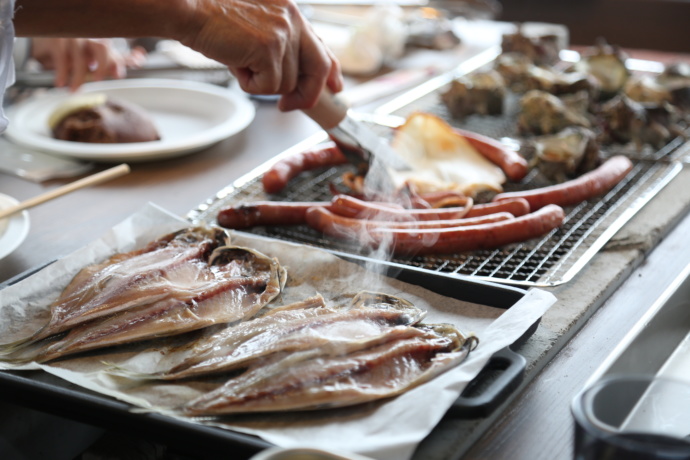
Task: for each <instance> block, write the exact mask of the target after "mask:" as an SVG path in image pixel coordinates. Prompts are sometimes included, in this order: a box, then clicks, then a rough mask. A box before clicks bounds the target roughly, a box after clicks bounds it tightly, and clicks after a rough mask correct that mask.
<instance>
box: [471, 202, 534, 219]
mask: <svg viewBox="0 0 690 460" xmlns="http://www.w3.org/2000/svg"><path fill="white" fill-rule="evenodd" d="M497 212H509V213H511V214H512V215H514V216H515V217H519V216H524V215H525V214H528V213H529V212H530V207H529V203H528V202H527V200H525V199H524V198H506V199H505V200H501V201H495V202H492V203H480V204H475V205H474V206H472V209H470V210H469V212H468V213H467V215H466V216H465V217H478V216H487V215H490V214H494V213H497Z"/></svg>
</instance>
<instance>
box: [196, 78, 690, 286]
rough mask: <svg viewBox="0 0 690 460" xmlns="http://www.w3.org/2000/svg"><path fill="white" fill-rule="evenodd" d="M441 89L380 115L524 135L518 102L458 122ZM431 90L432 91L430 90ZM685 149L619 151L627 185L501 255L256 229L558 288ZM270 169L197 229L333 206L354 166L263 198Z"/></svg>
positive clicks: (212, 203)
mask: <svg viewBox="0 0 690 460" xmlns="http://www.w3.org/2000/svg"><path fill="white" fill-rule="evenodd" d="M445 81H446V82H447V81H448V80H445ZM440 89H441V86H440V85H439V87H437V88H436V89H435V90H432V91H431V92H427V93H425V94H421V95H419V97H418V98H416V99H412V100H413V102H412V103H406V104H405V105H404V106H402V107H399V108H396V109H393V110H390V111H388V112H385V113H381V112H380V113H379V114H380V115H381V116H382V119H383V117H386V116H390V115H393V116H397V117H406V116H408V115H409V114H411V113H412V112H414V111H418V110H419V111H425V112H429V113H433V114H436V115H438V116H440V117H442V118H443V119H445V120H449V122H450V123H451V124H452V125H453V126H455V127H458V128H463V129H467V130H471V131H475V132H478V133H481V134H485V135H487V136H491V137H494V138H499V139H500V138H503V137H511V138H516V137H518V135H517V132H516V128H515V126H516V123H515V120H516V116H517V110H518V102H517V97H516V96H513V97H511V98H509V99H508V100H507V101H506V106H505V108H506V110H505V114H504V115H503V116H501V117H488V116H470V117H468V118H467V119H465V120H464V121H463V122H462V123H459V122H457V121H453V120H452V119H451V117H450V116H449V114H448V113H447V111H446V109H445V106H443V104H441V103H440V102H439V92H440ZM413 91H414V90H413ZM425 91H428V86H427V87H426V88H425ZM404 99H405V100H407V101H409V100H410V96H409V95H406V96H405V97H404ZM374 119H375V117H374ZM396 119H397V118H396ZM400 119H403V118H400ZM388 121H390V119H388ZM372 127H373V128H374V129H375V130H377V131H378V132H379V133H381V134H382V135H386V134H390V132H391V130H390V128H389V127H385V126H383V124H373V125H372ZM322 140H324V137H320V138H318V139H316V138H315V140H314V142H313V143H312V145H315V144H316V143H318V142H320V141H322ZM685 146H687V144H686V143H685V142H684V141H683V140H682V139H676V140H674V141H672V142H671V143H669V144H668V145H667V146H665V147H664V148H662V149H660V150H658V151H654V150H652V149H649V148H647V149H644V150H643V151H642V152H639V153H636V154H631V152H623V151H622V150H621V149H622V148H623V147H619V148H617V149H609V150H608V151H605V152H603V154H604V155H605V156H608V155H613V154H618V153H626V154H628V156H629V157H631V159H632V160H633V163H634V165H635V166H634V168H633V170H632V171H631V173H630V174H629V175H628V176H627V177H626V179H625V180H624V181H622V182H621V183H620V184H618V185H617V186H616V187H615V188H614V189H613V190H611V191H610V192H609V193H608V194H606V195H605V196H604V197H600V198H598V199H596V200H592V201H591V202H585V203H581V204H579V205H578V206H575V207H571V208H567V209H565V211H566V214H567V216H566V220H565V223H564V224H563V225H562V226H561V227H560V228H558V229H555V230H553V231H552V232H551V233H549V234H548V235H546V236H544V237H543V238H541V239H538V240H532V241H527V242H523V243H520V244H513V245H509V246H505V247H502V248H500V249H496V250H482V251H474V252H468V253H463V254H457V255H447V256H445V255H444V256H424V257H411V258H393V259H390V260H389V259H384V258H383V257H381V256H380V255H377V254H375V253H368V252H365V251H364V250H363V249H362V248H360V247H358V246H356V245H355V244H351V243H348V242H344V241H341V240H337V239H334V238H330V237H327V236H324V235H322V234H320V233H319V232H316V231H315V230H313V229H311V228H309V227H307V226H294V227H257V228H253V229H251V230H249V231H251V232H252V233H254V234H258V235H262V236H265V237H269V238H276V239H280V240H285V241H291V242H296V243H302V244H306V245H310V246H316V247H320V248H324V249H327V250H329V251H331V252H333V253H335V254H338V255H342V256H344V257H347V258H350V259H353V260H355V261H361V262H366V261H368V260H372V259H377V260H378V261H379V262H380V263H385V264H389V265H390V266H392V267H395V266H396V265H400V266H405V267H412V268H416V269H419V270H422V271H425V272H430V273H434V274H436V275H440V276H447V277H450V278H453V277H457V276H472V277H476V278H480V279H484V280H488V281H494V282H499V283H507V284H514V285H521V286H554V285H558V284H561V283H564V282H566V281H568V280H570V279H571V278H572V277H573V276H574V275H575V274H576V273H577V272H578V271H579V270H580V269H581V268H582V267H583V266H584V265H585V264H586V263H587V262H588V261H589V260H590V259H591V258H592V257H593V256H594V255H595V254H596V253H597V251H599V250H600V249H601V247H602V246H603V245H604V244H605V243H606V242H607V241H608V240H609V239H610V238H611V237H612V236H613V235H614V234H615V233H616V231H618V230H619V229H620V228H621V227H622V226H623V225H624V224H625V223H626V222H627V221H628V220H629V219H630V218H631V217H632V216H633V215H634V214H635V213H636V212H637V211H638V210H639V209H640V208H641V207H642V206H643V205H644V204H645V203H647V202H648V201H649V200H650V199H651V198H653V197H654V195H656V193H657V192H658V191H659V190H661V189H662V188H663V187H664V186H665V185H666V184H667V183H668V182H669V181H670V180H671V179H672V178H673V177H675V175H676V174H678V172H679V171H680V170H681V169H682V165H681V164H680V163H679V162H677V161H674V153H675V156H678V155H677V153H678V152H679V151H680V150H685V148H683V149H681V147H685ZM303 147H304V146H303ZM285 153H288V152H285ZM267 167H268V165H264V167H262V168H259V169H257V170H256V171H253V172H251V173H250V174H248V175H247V176H245V177H244V178H242V179H240V180H238V181H236V182H235V183H234V184H232V185H231V186H229V187H227V188H226V189H224V190H222V191H220V192H219V193H218V194H217V196H215V197H213V198H211V199H210V200H208V201H207V202H206V203H203V204H202V205H200V206H199V207H198V208H197V209H195V210H193V211H192V212H190V214H189V216H188V217H189V218H190V219H191V220H192V221H194V222H197V223H199V222H201V223H206V224H215V223H216V215H217V213H218V211H219V210H220V209H221V208H223V207H224V206H227V205H230V204H239V203H242V202H252V201H258V200H267V199H271V200H281V201H329V200H330V199H331V198H332V192H331V189H330V187H331V186H335V187H336V188H342V189H343V190H344V189H345V188H344V187H343V186H342V180H341V175H342V174H343V173H344V172H346V171H349V170H351V169H350V167H349V166H340V167H333V168H329V169H328V170H325V171H317V172H308V173H303V174H302V175H300V176H299V177H298V178H296V179H294V180H293V181H292V182H291V183H290V186H289V187H288V189H287V190H286V191H285V192H284V193H282V194H279V195H272V196H270V197H269V196H267V195H266V194H265V193H264V192H263V189H262V186H261V181H260V177H261V174H262V173H263V172H264V171H265V170H266V169H267ZM543 185H547V184H545V183H543V179H542V178H541V177H540V176H538V175H536V174H534V175H531V176H528V177H527V178H526V179H525V180H523V183H521V184H506V187H505V189H506V191H510V190H521V189H529V188H534V187H538V186H543Z"/></svg>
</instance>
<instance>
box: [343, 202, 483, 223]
mask: <svg viewBox="0 0 690 460" xmlns="http://www.w3.org/2000/svg"><path fill="white" fill-rule="evenodd" d="M471 208H472V198H466V199H465V206H457V207H453V208H441V209H404V208H402V207H399V208H394V207H393V206H392V205H391V204H389V203H375V202H371V201H364V200H359V199H357V198H354V197H351V196H348V195H338V196H335V197H333V200H332V202H331V208H330V209H331V211H333V212H334V213H336V214H340V215H341V216H346V217H356V218H359V219H374V220H394V221H398V222H404V221H410V220H444V219H461V218H463V217H465V215H466V214H467V213H468V211H469V210H470V209H471Z"/></svg>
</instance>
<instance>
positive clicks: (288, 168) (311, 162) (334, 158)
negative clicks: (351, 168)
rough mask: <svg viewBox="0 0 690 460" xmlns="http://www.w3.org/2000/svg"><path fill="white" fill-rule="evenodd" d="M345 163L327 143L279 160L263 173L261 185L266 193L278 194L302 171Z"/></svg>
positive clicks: (331, 144) (335, 148)
mask: <svg viewBox="0 0 690 460" xmlns="http://www.w3.org/2000/svg"><path fill="white" fill-rule="evenodd" d="M345 163H347V159H346V158H345V155H343V154H342V152H341V151H340V150H338V147H336V146H335V144H334V143H328V144H325V145H322V146H320V147H316V148H313V149H310V150H305V151H304V152H300V153H298V154H296V155H292V156H290V157H288V158H285V159H282V160H279V161H278V162H276V163H275V164H274V165H273V166H272V167H271V168H270V169H269V170H268V171H266V172H265V173H264V175H263V176H262V178H261V183H262V185H263V187H264V191H265V192H266V193H278V192H280V191H281V190H283V189H284V188H285V187H286V186H287V184H288V182H290V180H292V179H293V178H295V177H296V176H297V175H299V174H300V173H302V172H304V171H310V170H312V169H317V168H324V167H329V166H336V165H342V164H345Z"/></svg>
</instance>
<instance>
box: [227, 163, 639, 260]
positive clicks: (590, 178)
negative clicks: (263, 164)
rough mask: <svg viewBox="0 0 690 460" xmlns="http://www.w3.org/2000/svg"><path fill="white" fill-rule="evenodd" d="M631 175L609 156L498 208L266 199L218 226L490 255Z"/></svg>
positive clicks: (400, 251)
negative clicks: (284, 229)
mask: <svg viewBox="0 0 690 460" xmlns="http://www.w3.org/2000/svg"><path fill="white" fill-rule="evenodd" d="M631 169H632V163H631V162H630V160H629V159H628V158H627V157H624V156H615V157H611V158H610V159H608V160H607V161H605V162H604V163H602V165H601V166H599V167H598V168H597V169H595V170H593V171H590V172H589V173H587V174H584V175H582V176H580V177H578V178H576V179H573V180H571V181H568V182H564V183H561V184H557V185H553V186H550V187H544V188H539V189H533V190H527V191H521V192H510V193H501V194H498V195H496V196H495V197H494V199H493V202H491V203H485V204H474V203H473V202H472V199H471V198H465V199H464V201H462V202H460V203H458V204H459V205H457V206H453V207H449V208H431V209H408V208H405V207H403V206H401V205H398V204H395V203H388V202H372V201H364V200H361V199H358V198H355V197H352V196H348V195H337V196H335V197H334V198H333V199H332V200H331V201H328V202H301V203H300V202H281V201H262V202H254V203H246V204H240V205H237V206H229V207H226V208H224V209H222V210H221V211H220V212H219V213H218V223H219V225H221V226H223V227H226V228H232V229H244V228H249V227H252V226H257V225H299V224H306V225H309V226H310V227H312V228H314V229H316V230H318V231H320V232H322V233H324V234H326V235H329V236H332V237H335V238H342V239H347V240H351V241H355V242H357V243H358V244H360V245H362V246H365V247H373V248H380V249H382V250H385V251H389V252H391V253H393V254H396V255H399V256H410V255H430V254H451V253H458V252H464V251H471V250H479V249H492V248H497V247H500V246H504V245H506V244H511V243H517V242H521V241H526V240H529V239H532V238H536V237H539V236H542V235H545V234H547V233H548V232H550V231H552V230H554V229H555V228H558V227H559V226H560V225H562V223H563V221H564V219H565V213H564V211H563V207H564V206H570V205H574V204H577V203H580V202H582V201H584V200H588V199H591V198H594V197H597V196H599V195H602V194H603V193H605V192H607V191H608V190H610V189H611V188H613V187H614V186H615V185H616V184H618V183H619V182H620V181H621V180H622V179H623V178H624V177H625V176H626V175H627V174H628V172H630V170H631Z"/></svg>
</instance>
